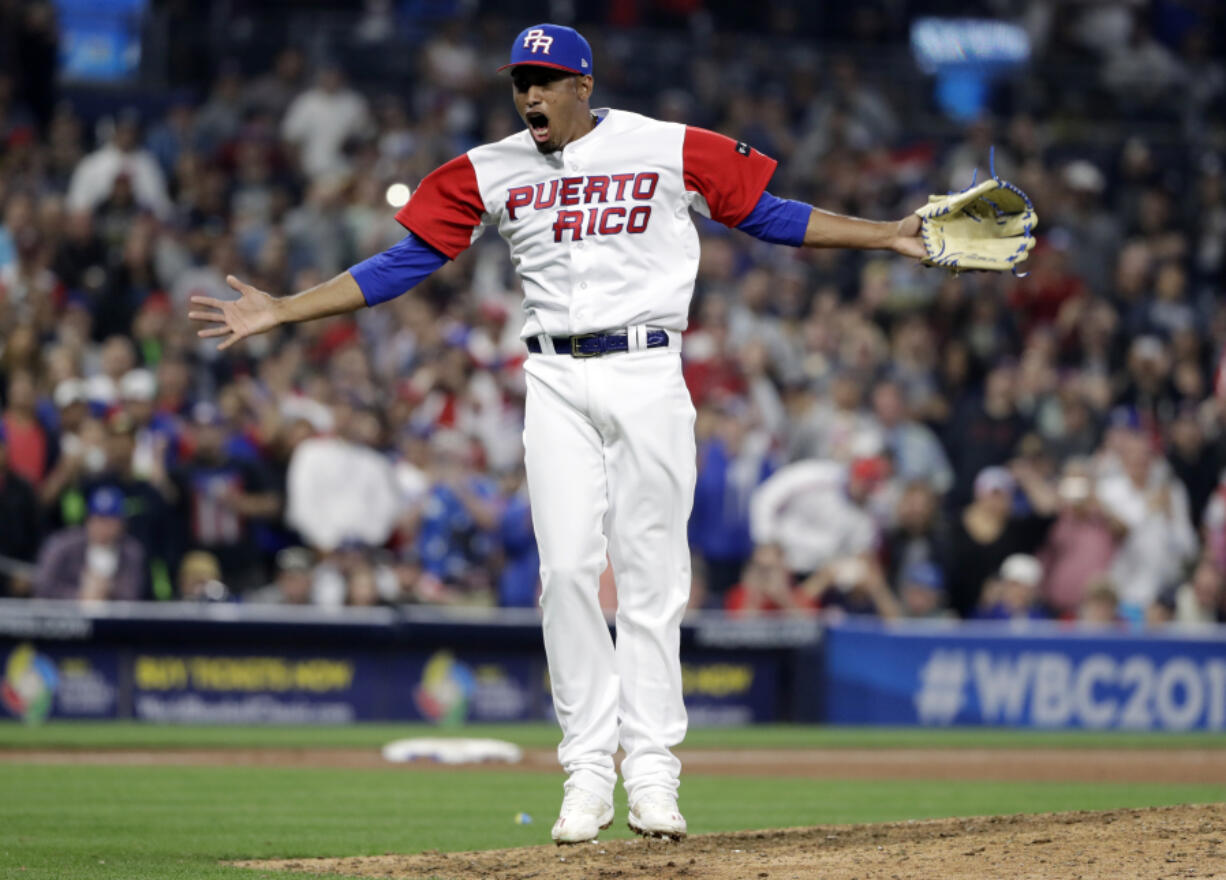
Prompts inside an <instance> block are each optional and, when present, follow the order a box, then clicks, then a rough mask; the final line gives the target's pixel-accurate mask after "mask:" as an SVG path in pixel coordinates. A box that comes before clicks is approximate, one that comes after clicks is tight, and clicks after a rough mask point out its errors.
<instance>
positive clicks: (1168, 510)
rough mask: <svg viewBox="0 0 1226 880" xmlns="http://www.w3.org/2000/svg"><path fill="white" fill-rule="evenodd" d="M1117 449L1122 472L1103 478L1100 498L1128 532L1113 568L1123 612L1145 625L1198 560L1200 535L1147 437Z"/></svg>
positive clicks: (1127, 440) (1130, 436) (1132, 436)
mask: <svg viewBox="0 0 1226 880" xmlns="http://www.w3.org/2000/svg"><path fill="white" fill-rule="evenodd" d="M1117 444H1118V445H1117V448H1116V451H1117V453H1118V455H1119V464H1120V467H1119V471H1118V472H1113V473H1109V474H1107V475H1105V476H1103V477H1102V478H1100V479H1099V482H1098V487H1097V494H1098V498H1099V501H1100V503H1101V505H1102V509H1103V511H1104V512H1105V513H1106V514H1107V515H1108V516H1110V517H1112V518H1113V519H1114V520H1116V522H1118V523H1119V525H1120V528H1121V529H1122V530H1123V532H1124V537H1123V539H1122V541H1121V543H1120V546H1119V550H1118V551H1117V552H1116V554H1115V559H1114V561H1113V563H1112V566H1111V580H1112V582H1113V583H1114V584H1116V587H1117V589H1118V591H1119V597H1120V611H1121V613H1122V614H1123V615H1124V616H1125V617H1127V618H1128V619H1129V620H1134V621H1140V620H1141V619H1142V617H1143V616H1144V614H1145V609H1146V608H1147V607H1149V605H1150V604H1151V603H1152V602H1153V601H1154V600H1155V599H1156V598H1157V597H1158V595H1159V594H1160V593H1161V592H1162V591H1163V590H1164V589H1166V588H1168V587H1171V586H1174V585H1175V583H1176V581H1177V579H1178V577H1179V575H1180V573H1181V571H1182V569H1183V566H1184V564H1185V563H1186V562H1187V561H1188V560H1190V559H1191V558H1192V557H1193V556H1194V555H1195V553H1196V549H1197V541H1196V532H1195V531H1194V530H1193V528H1192V522H1191V520H1190V519H1189V515H1188V494H1187V492H1186V491H1185V490H1184V487H1183V483H1181V482H1179V480H1178V478H1176V477H1174V476H1172V475H1171V473H1170V468H1169V467H1168V466H1167V464H1166V461H1165V460H1164V459H1161V458H1156V457H1155V456H1154V454H1153V452H1152V451H1151V449H1150V445H1149V440H1148V438H1146V437H1145V436H1144V435H1142V434H1140V433H1138V432H1135V431H1132V432H1127V433H1125V434H1123V435H1121V436H1120V437H1119V438H1117Z"/></svg>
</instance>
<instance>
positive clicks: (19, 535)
mask: <svg viewBox="0 0 1226 880" xmlns="http://www.w3.org/2000/svg"><path fill="white" fill-rule="evenodd" d="M38 522H39V518H38V500H37V498H36V496H35V494H34V489H33V488H32V487H31V486H30V484H29V483H28V482H27V481H26V480H25V479H23V478H22V477H21V476H20V475H18V474H17V473H15V472H14V471H13V469H12V468H11V467H10V466H9V460H8V442H7V440H6V437H5V430H4V425H3V423H0V523H3V524H4V527H3V528H0V559H2V560H3V562H4V563H5V565H4V566H0V596H6V595H22V594H24V593H27V592H28V591H29V587H30V584H29V581H28V579H26V578H21V577H17V576H15V574H14V573H13V572H12V571H10V570H9V569H8V567H7V563H9V562H10V561H12V560H16V561H18V562H33V561H34V558H35V556H36V555H37V553H38V543H39V537H40V536H39V528H38Z"/></svg>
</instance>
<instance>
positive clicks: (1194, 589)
mask: <svg viewBox="0 0 1226 880" xmlns="http://www.w3.org/2000/svg"><path fill="white" fill-rule="evenodd" d="M1224 596H1226V588H1224V586H1223V580H1222V570H1221V569H1220V568H1218V567H1217V566H1216V565H1215V564H1214V563H1213V561H1212V560H1210V559H1209V558H1208V557H1202V558H1201V560H1200V562H1199V563H1198V564H1197V566H1196V568H1194V569H1193V570H1192V577H1191V578H1190V579H1189V580H1188V581H1187V582H1186V583H1184V584H1181V585H1180V586H1179V587H1178V588H1177V589H1176V590H1175V597H1174V598H1175V614H1174V622H1175V623H1182V624H1202V625H1203V624H1214V623H1221V622H1223V617H1224V615H1223V610H1226V609H1224V607H1223V597H1224Z"/></svg>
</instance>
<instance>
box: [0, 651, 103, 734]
mask: <svg viewBox="0 0 1226 880" xmlns="http://www.w3.org/2000/svg"><path fill="white" fill-rule="evenodd" d="M0 663H2V664H3V666H0V671H2V672H3V679H0V718H3V717H5V716H9V717H13V718H19V719H21V720H22V721H26V722H28V723H32V724H36V723H38V722H40V721H43V720H45V719H47V718H75V719H95V720H99V719H106V718H116V717H119V714H120V712H119V658H118V656H117V655H116V654H115V652H113V651H107V650H105V649H102V650H100V649H98V648H95V647H92V646H86V645H82V644H79V643H71V642H68V643H65V642H50V643H47V644H42V643H37V642H28V641H26V642H5V641H0Z"/></svg>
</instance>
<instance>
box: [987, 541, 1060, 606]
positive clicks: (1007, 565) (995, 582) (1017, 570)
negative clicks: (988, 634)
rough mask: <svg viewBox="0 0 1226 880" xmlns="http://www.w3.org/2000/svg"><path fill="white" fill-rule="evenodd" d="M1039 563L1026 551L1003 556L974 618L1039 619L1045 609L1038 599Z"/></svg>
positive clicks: (1041, 568)
mask: <svg viewBox="0 0 1226 880" xmlns="http://www.w3.org/2000/svg"><path fill="white" fill-rule="evenodd" d="M1042 580H1043V566H1042V564H1041V563H1040V562H1039V560H1037V559H1035V558H1034V557H1033V556H1031V555H1030V554H1028V553H1014V554H1013V555H1011V556H1009V557H1008V558H1006V559H1005V561H1004V563H1002V564H1001V566H1000V572H999V573H998V574H997V576H996V577H995V578H994V579H992V580H990V581H989V582H988V585H987V587H986V588H985V589H984V591H983V595H982V596H981V597H980V599H979V607H978V608H977V609H976V610H975V617H976V618H978V619H980V620H1042V619H1044V618H1046V617H1047V616H1048V615H1047V612H1046V611H1045V610H1044V608H1043V606H1042V604H1041V603H1040V602H1039V583H1040V582H1041V581H1042Z"/></svg>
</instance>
